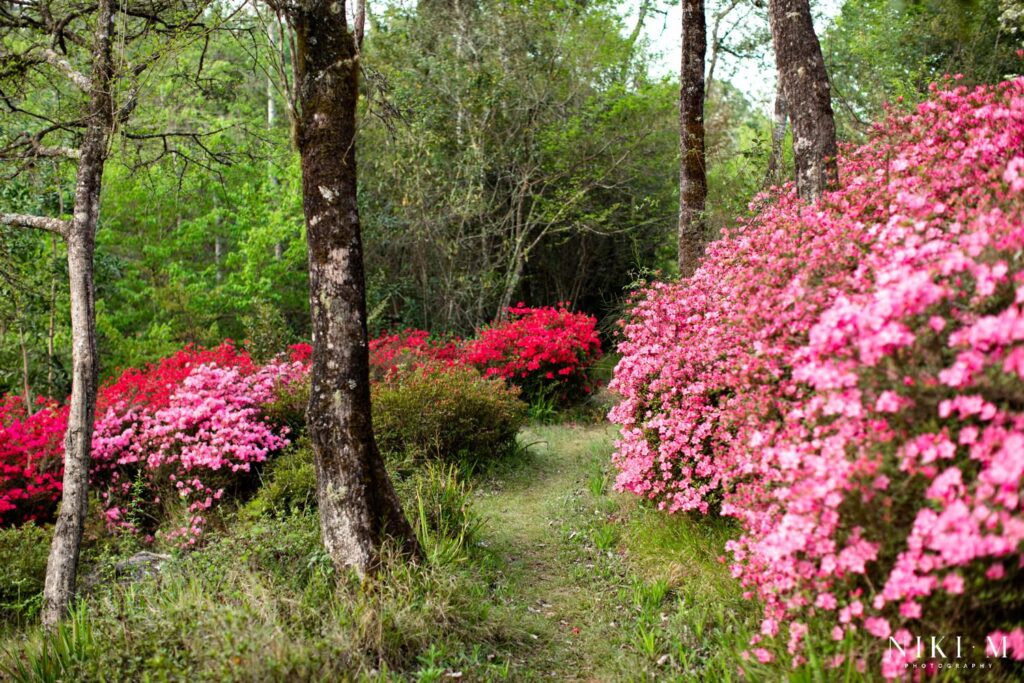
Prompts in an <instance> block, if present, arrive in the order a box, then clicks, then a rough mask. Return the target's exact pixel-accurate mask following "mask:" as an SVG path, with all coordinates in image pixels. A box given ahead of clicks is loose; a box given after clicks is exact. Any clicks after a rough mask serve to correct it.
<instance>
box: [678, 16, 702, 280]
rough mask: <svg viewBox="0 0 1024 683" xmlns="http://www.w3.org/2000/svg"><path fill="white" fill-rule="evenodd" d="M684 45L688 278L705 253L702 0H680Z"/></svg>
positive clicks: (682, 180) (682, 193) (684, 264)
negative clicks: (681, 3)
mask: <svg viewBox="0 0 1024 683" xmlns="http://www.w3.org/2000/svg"><path fill="white" fill-rule="evenodd" d="M682 2H683V22H682V23H683V26H682V34H683V43H682V60H681V64H680V68H679V148H680V163H679V275H680V276H681V277H689V276H690V275H693V271H695V270H696V269H697V262H698V261H699V260H700V257H701V255H702V254H703V253H704V237H705V235H704V232H705V220H704V203H705V201H706V199H707V195H708V181H707V176H706V171H705V166H704V162H705V154H704V58H705V53H706V51H707V35H706V34H707V30H706V26H705V20H704V0H682Z"/></svg>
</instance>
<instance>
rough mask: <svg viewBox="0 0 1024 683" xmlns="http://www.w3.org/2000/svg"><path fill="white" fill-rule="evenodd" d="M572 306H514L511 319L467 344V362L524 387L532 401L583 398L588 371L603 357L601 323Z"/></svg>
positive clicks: (485, 373)
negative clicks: (600, 335)
mask: <svg viewBox="0 0 1024 683" xmlns="http://www.w3.org/2000/svg"><path fill="white" fill-rule="evenodd" d="M566 306H567V304H559V306H558V307H557V308H556V307H553V306H544V307H541V308H530V307H528V306H525V305H523V304H522V303H520V304H518V305H517V306H513V307H512V308H509V309H508V312H509V318H508V320H505V321H501V322H497V323H495V324H494V325H491V326H490V327H487V328H484V329H483V330H481V331H480V334H479V335H478V336H477V337H476V339H473V340H471V341H469V342H467V343H466V347H465V351H464V353H463V362H465V363H467V364H468V365H472V366H474V367H476V368H478V369H479V370H480V371H481V372H482V373H484V376H485V377H495V376H497V377H503V378H504V379H505V380H507V381H508V382H509V383H511V384H514V385H516V386H518V387H520V389H521V390H522V393H523V397H524V398H525V399H526V400H527V401H529V402H533V401H535V400H537V399H539V398H548V397H554V398H556V399H558V400H559V401H561V402H567V401H572V400H576V399H579V398H580V397H582V396H583V395H585V394H588V393H590V391H591V386H590V381H589V378H588V374H587V371H588V369H589V368H590V366H591V365H593V364H594V362H595V361H596V360H597V359H599V358H600V357H601V341H600V339H599V338H598V335H597V320H596V319H595V318H594V317H592V316H589V315H586V314H585V313H573V312H571V311H569V310H568V308H567V307H566Z"/></svg>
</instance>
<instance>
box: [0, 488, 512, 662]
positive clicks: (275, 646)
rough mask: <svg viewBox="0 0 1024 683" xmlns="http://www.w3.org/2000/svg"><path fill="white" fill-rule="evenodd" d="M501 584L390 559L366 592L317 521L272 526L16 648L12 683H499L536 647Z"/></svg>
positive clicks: (461, 568) (247, 526) (227, 539)
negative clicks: (517, 646) (340, 564)
mask: <svg viewBox="0 0 1024 683" xmlns="http://www.w3.org/2000/svg"><path fill="white" fill-rule="evenodd" d="M440 486H441V487H442V488H443V487H444V486H446V484H443V483H442V484H440ZM425 490H426V489H425ZM424 495H425V500H426V499H427V498H430V496H431V495H433V494H427V493H425V494H424ZM426 505H427V506H428V507H429V506H430V505H431V504H430V503H427V504H426ZM460 514H463V513H460ZM464 516H465V515H464ZM447 528H449V529H453V527H451V526H450V525H449V526H448V527H447ZM453 530H454V529H453ZM438 537H440V534H439V535H438ZM494 581H495V576H494V575H493V574H490V573H488V570H486V569H485V568H484V567H483V566H482V565H480V564H477V563H466V562H463V561H459V562H458V563H457V564H455V565H450V564H437V563H435V562H431V563H428V564H421V565H418V566H417V565H412V564H408V563H406V562H404V561H402V560H400V559H398V558H396V557H393V556H391V555H390V553H386V555H385V558H384V565H383V566H382V568H381V571H380V573H379V575H378V576H377V577H376V578H375V579H369V580H367V581H359V580H358V579H357V578H356V577H354V576H348V575H338V574H337V573H336V572H335V570H334V569H333V567H332V566H331V563H330V561H329V559H328V557H327V555H326V553H325V552H324V550H323V548H322V545H321V541H320V531H319V524H318V520H317V517H316V515H315V514H310V513H299V514H295V515H286V516H281V517H266V518H259V519H257V520H254V521H251V522H244V523H239V524H236V525H235V526H233V527H232V528H230V529H229V530H228V533H226V534H225V535H223V536H220V537H216V536H211V538H210V539H209V542H208V543H207V545H206V546H205V547H204V548H202V549H199V550H197V551H195V552H192V553H190V554H188V555H183V556H181V557H178V558H177V559H174V560H171V561H168V562H165V563H164V565H163V567H162V569H161V570H160V572H159V574H158V575H156V576H147V577H144V578H142V579H141V580H139V581H137V582H135V583H113V584H109V585H106V586H103V587H101V588H99V589H97V590H96V591H95V592H94V593H93V594H92V595H91V596H90V597H89V598H88V599H87V600H86V601H84V602H83V603H81V607H80V609H79V610H78V611H76V612H75V613H74V614H73V615H72V617H71V618H70V619H69V620H68V621H67V622H65V624H64V625H62V626H61V627H60V628H59V629H58V630H56V631H55V632H53V633H50V634H47V633H44V632H42V631H41V630H32V631H30V632H29V633H28V634H26V636H25V637H24V638H19V639H17V640H11V641H9V642H8V643H7V644H6V645H5V646H4V647H2V648H0V678H3V679H4V680H8V679H13V680H17V681H57V680H62V681H70V680H74V681H109V680H152V681H164V680H189V681H218V682H219V681H253V680H300V681H302V680H310V681H311V680H350V679H364V678H370V679H378V677H379V678H380V679H385V680H391V679H392V678H399V679H404V678H410V677H415V676H416V673H417V671H419V670H420V669H421V668H424V666H425V663H427V662H429V663H431V665H432V666H437V667H440V668H441V670H442V671H447V670H460V669H462V668H466V669H472V670H473V671H476V672H479V673H480V676H481V678H483V679H496V678H501V677H502V676H503V675H504V673H503V672H504V671H505V666H506V665H505V662H504V661H503V660H504V655H503V654H502V653H503V652H505V651H507V648H508V647H509V646H510V645H512V644H513V643H516V642H517V639H519V638H522V635H521V634H519V633H518V632H517V630H516V628H515V627H514V625H513V621H512V620H513V616H514V615H513V614H512V613H511V612H510V611H509V610H508V609H507V608H505V607H504V606H503V605H502V604H501V603H500V601H499V600H497V599H495V597H494V596H493V594H492V588H491V587H492V585H493V582H494ZM100 644H102V645H100Z"/></svg>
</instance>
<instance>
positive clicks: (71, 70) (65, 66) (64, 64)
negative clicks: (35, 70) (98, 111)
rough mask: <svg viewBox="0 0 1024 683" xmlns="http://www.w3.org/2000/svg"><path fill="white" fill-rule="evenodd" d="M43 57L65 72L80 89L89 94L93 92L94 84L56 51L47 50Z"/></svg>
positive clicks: (51, 64) (44, 51)
mask: <svg viewBox="0 0 1024 683" xmlns="http://www.w3.org/2000/svg"><path fill="white" fill-rule="evenodd" d="M43 57H44V58H45V59H46V63H47V64H49V65H50V66H54V67H56V68H58V69H60V70H61V71H62V72H64V75H65V76H67V77H68V78H70V79H71V82H72V83H74V84H75V85H76V86H78V88H79V89H80V90H81V91H82V92H84V93H88V92H90V91H91V90H92V83H90V82H89V79H88V78H87V77H86V76H85V74H83V73H82V72H81V71H77V70H76V69H75V67H73V66H71V62H69V61H68V60H66V59H64V58H63V57H61V56H60V55H59V54H57V53H56V52H55V51H54V50H52V49H50V48H47V49H45V50H43Z"/></svg>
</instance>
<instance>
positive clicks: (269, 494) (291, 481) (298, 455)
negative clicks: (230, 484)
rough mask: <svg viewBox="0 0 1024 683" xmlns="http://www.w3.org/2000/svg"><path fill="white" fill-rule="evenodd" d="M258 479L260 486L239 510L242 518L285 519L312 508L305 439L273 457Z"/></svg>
mask: <svg viewBox="0 0 1024 683" xmlns="http://www.w3.org/2000/svg"><path fill="white" fill-rule="evenodd" d="M261 476H262V479H263V485H262V486H261V487H260V488H259V490H258V491H257V492H256V495H255V496H253V498H252V499H251V500H250V501H248V502H247V503H246V504H245V506H244V507H243V508H242V514H243V516H244V517H247V518H250V519H255V518H257V517H266V516H275V515H277V516H280V515H289V514H294V513H297V512H302V511H304V510H308V509H311V508H314V507H315V506H316V466H315V464H314V462H313V449H312V447H311V446H310V444H309V441H308V440H307V439H306V438H302V439H300V440H299V441H297V442H296V443H294V444H292V445H291V446H289V447H288V448H287V449H286V450H285V451H284V452H283V453H281V454H280V455H278V456H277V457H275V458H274V459H273V460H272V461H271V462H270V464H269V465H267V466H266V467H265V468H264V470H263V473H262V475H261Z"/></svg>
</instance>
